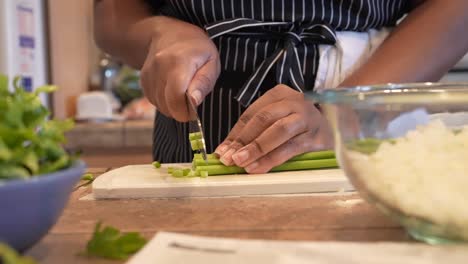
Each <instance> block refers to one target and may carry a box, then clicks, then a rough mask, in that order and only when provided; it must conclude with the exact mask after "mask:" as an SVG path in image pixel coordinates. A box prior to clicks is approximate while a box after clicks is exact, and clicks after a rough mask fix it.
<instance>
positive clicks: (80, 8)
mask: <svg viewBox="0 0 468 264" xmlns="http://www.w3.org/2000/svg"><path fill="white" fill-rule="evenodd" d="M92 6H93V1H92V0H79V1H77V0H72V1H64V0H0V72H2V73H6V74H8V75H9V76H14V75H17V74H21V75H22V76H24V78H23V85H24V86H25V87H26V88H27V89H33V88H34V87H37V86H39V85H42V84H45V83H52V84H56V85H58V86H59V87H60V90H59V91H57V92H55V93H54V94H53V95H52V96H50V97H46V96H44V97H43V98H42V100H43V102H44V104H47V105H48V106H49V107H50V109H51V111H52V113H53V115H54V117H55V118H60V119H62V118H73V119H75V120H76V121H77V125H76V127H75V129H74V130H73V131H71V132H70V133H68V138H69V141H68V147H70V148H73V149H75V150H82V151H83V157H84V159H85V160H86V161H87V162H88V165H89V166H91V167H95V166H98V165H102V164H106V166H108V167H114V166H122V165H126V164H135V163H146V162H150V161H151V144H152V128H153V118H154V113H155V109H154V107H152V106H151V105H150V104H149V103H148V102H147V101H146V100H145V99H144V98H143V97H142V91H141V89H140V87H139V84H138V78H139V73H138V71H136V70H134V69H131V68H129V67H126V66H125V65H122V64H121V63H120V62H119V61H117V60H115V59H114V58H111V57H108V56H107V55H106V54H104V53H103V52H101V51H100V50H99V49H98V48H97V47H96V45H95V44H94V41H93V32H92V25H93V16H92ZM442 81H444V82H445V81H468V55H467V56H465V58H464V59H463V60H462V61H461V62H460V63H459V64H458V65H457V66H456V67H454V69H453V70H452V71H451V72H449V73H448V74H447V75H446V76H445V77H444V79H443V80H442Z"/></svg>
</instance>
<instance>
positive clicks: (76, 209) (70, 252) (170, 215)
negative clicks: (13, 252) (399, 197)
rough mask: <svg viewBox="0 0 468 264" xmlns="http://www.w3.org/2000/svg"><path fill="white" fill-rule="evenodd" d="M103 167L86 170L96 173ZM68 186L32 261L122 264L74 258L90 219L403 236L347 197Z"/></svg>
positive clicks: (193, 229) (141, 226) (190, 228)
mask: <svg viewBox="0 0 468 264" xmlns="http://www.w3.org/2000/svg"><path fill="white" fill-rule="evenodd" d="M106 170H108V169H106V168H94V169H90V172H92V173H94V174H96V175H99V174H101V173H103V172H105V171H106ZM89 193H90V187H89V186H88V187H83V188H80V189H78V190H76V191H75V192H74V193H73V194H72V196H71V197H70V201H69V204H68V206H67V207H66V209H65V211H64V212H63V215H62V216H61V218H60V219H59V221H58V223H57V224H56V225H55V226H54V227H53V228H52V230H51V231H50V232H49V234H48V235H47V236H46V237H44V238H43V239H42V240H41V241H40V242H39V243H38V244H36V246H34V247H33V248H32V249H31V250H30V251H29V252H28V255H31V256H33V257H34V258H36V259H37V260H38V261H39V262H40V263H47V264H55V263H60V264H62V263H67V264H70V263H123V262H119V261H105V260H102V259H96V258H87V257H82V256H79V255H77V254H78V253H79V252H80V251H82V250H83V249H84V248H85V245H86V242H87V241H88V239H89V238H90V237H91V234H92V232H93V228H94V226H95V224H96V222H97V221H98V220H101V221H102V222H103V224H104V225H112V226H114V227H116V228H118V229H120V230H122V231H127V232H128V231H138V232H141V233H142V234H143V235H144V236H146V237H147V238H151V237H152V236H154V235H155V234H156V233H157V232H158V231H171V232H181V233H188V234H197V235H205V236H219V237H235V238H250V239H255V238H257V239H283V240H315V241H326V240H328V241H330V240H335V241H409V238H408V237H407V235H406V234H405V232H404V231H403V229H402V228H401V227H399V226H398V225H397V224H396V223H395V222H393V221H391V220H389V219H388V218H386V217H385V216H383V215H382V214H381V213H379V212H378V211H377V210H376V209H374V208H373V207H372V206H370V205H369V204H367V203H366V202H364V201H362V200H361V199H360V198H359V196H358V195H357V194H355V193H352V194H349V193H348V194H343V193H342V194H334V195H331V194H322V195H320V194H317V195H303V196H256V197H231V198H192V199H134V200H99V201H96V200H90V199H88V200H86V199H80V198H82V197H83V196H86V195H87V194H89Z"/></svg>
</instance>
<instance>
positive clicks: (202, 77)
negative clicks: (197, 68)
mask: <svg viewBox="0 0 468 264" xmlns="http://www.w3.org/2000/svg"><path fill="white" fill-rule="evenodd" d="M194 81H195V82H198V87H199V89H200V90H202V91H203V93H205V94H207V93H208V92H209V91H210V89H211V87H213V80H212V79H210V77H208V75H206V74H203V73H202V74H197V77H196V79H195V80H194Z"/></svg>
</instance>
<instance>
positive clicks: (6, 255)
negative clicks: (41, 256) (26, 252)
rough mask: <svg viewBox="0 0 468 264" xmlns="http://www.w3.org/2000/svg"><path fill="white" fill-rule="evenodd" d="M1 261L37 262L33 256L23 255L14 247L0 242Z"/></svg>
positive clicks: (24, 263) (7, 262)
mask: <svg viewBox="0 0 468 264" xmlns="http://www.w3.org/2000/svg"><path fill="white" fill-rule="evenodd" d="M0 263H3V264H37V262H36V261H35V260H34V259H32V258H31V257H22V256H20V255H19V254H18V253H17V252H16V251H15V250H14V249H12V248H11V247H9V246H8V245H6V244H3V243H0Z"/></svg>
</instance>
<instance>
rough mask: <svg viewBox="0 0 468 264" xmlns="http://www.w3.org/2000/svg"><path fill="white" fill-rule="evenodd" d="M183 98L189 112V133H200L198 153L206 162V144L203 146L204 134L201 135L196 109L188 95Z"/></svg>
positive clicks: (201, 128) (201, 129) (201, 130)
mask: <svg viewBox="0 0 468 264" xmlns="http://www.w3.org/2000/svg"><path fill="white" fill-rule="evenodd" d="M185 95H186V96H185V98H186V101H187V108H188V112H189V118H190V120H189V133H196V132H198V133H200V135H201V139H200V142H201V148H200V149H199V151H200V153H201V154H202V157H203V160H204V161H205V162H206V161H207V160H208V158H207V155H206V144H205V134H204V133H203V127H202V124H201V121H200V117H199V116H198V113H197V107H196V106H195V104H194V103H193V101H192V100H191V98H190V96H189V94H188V93H186V94H185Z"/></svg>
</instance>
